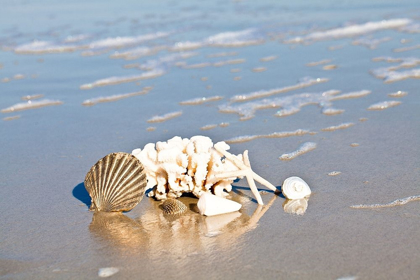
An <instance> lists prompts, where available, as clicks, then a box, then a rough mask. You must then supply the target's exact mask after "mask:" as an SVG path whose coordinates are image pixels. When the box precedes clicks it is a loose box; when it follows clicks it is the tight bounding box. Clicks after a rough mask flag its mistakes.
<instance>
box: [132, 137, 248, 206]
mask: <svg viewBox="0 0 420 280" xmlns="http://www.w3.org/2000/svg"><path fill="white" fill-rule="evenodd" d="M214 146H217V147H219V149H221V150H222V151H226V150H228V149H229V148H230V147H229V146H228V145H227V144H226V143H225V142H218V143H216V144H215V145H214ZM214 146H213V142H212V140H211V139H210V138H208V137H205V136H194V137H191V139H188V138H181V137H179V136H175V137H173V138H172V139H169V140H168V141H166V142H157V143H156V144H154V143H149V144H146V145H145V146H144V148H143V149H135V150H133V152H132V154H133V155H134V156H135V157H136V158H138V159H139V160H140V161H141V162H142V164H143V165H144V169H145V172H146V175H147V187H146V188H147V189H150V188H152V190H151V191H150V192H149V194H148V195H149V196H150V197H155V198H156V199H158V200H165V199H168V198H177V197H180V196H181V195H182V194H183V193H193V194H194V195H195V196H196V197H200V196H201V194H202V193H203V192H213V193H214V194H215V195H217V196H221V197H224V196H226V195H227V193H226V192H230V191H231V189H232V186H231V183H232V182H233V181H234V180H236V179H237V178H238V177H243V175H241V174H240V173H238V171H239V170H240V168H239V167H238V166H237V165H235V164H234V163H233V162H232V161H231V160H227V159H226V158H225V156H224V155H223V154H222V153H221V152H220V151H218V150H216V149H215V148H214ZM232 156H233V157H234V159H235V160H237V161H239V162H241V163H243V157H242V155H237V156H235V155H232ZM227 174H228V175H227Z"/></svg>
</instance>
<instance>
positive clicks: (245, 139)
mask: <svg viewBox="0 0 420 280" xmlns="http://www.w3.org/2000/svg"><path fill="white" fill-rule="evenodd" d="M308 133H310V131H309V130H305V129H297V130H295V131H283V132H273V133H270V134H259V135H244V136H238V137H234V138H230V139H228V140H225V142H226V143H229V144H236V143H243V142H249V141H252V140H255V139H259V138H284V137H291V136H303V135H306V134H308Z"/></svg>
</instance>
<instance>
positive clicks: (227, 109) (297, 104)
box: [219, 90, 370, 121]
mask: <svg viewBox="0 0 420 280" xmlns="http://www.w3.org/2000/svg"><path fill="white" fill-rule="evenodd" d="M339 92H340V91H338V90H329V91H325V92H319V93H301V94H295V95H289V96H284V97H277V98H271V99H268V98H267V99H263V100H258V101H250V102H246V103H243V104H239V105H232V104H229V103H227V104H223V105H220V106H219V111H220V112H222V113H236V114H238V115H239V116H240V120H242V121H244V120H249V119H251V118H253V117H254V116H255V113H256V111H257V110H262V109H273V108H278V107H281V108H282V109H281V110H279V111H277V113H276V114H275V116H277V117H284V116H288V115H291V114H295V113H297V112H299V111H300V109H301V108H302V107H303V106H307V105H318V106H319V107H321V108H322V112H323V113H325V114H329V113H330V111H337V109H333V108H332V101H333V100H338V99H344V98H356V97H362V96H365V95H367V94H369V93H370V91H368V90H361V91H355V92H350V93H346V94H342V95H337V94H338V93H339ZM341 96H343V97H341ZM331 109H332V110H331Z"/></svg>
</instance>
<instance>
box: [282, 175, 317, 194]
mask: <svg viewBox="0 0 420 280" xmlns="http://www.w3.org/2000/svg"><path fill="white" fill-rule="evenodd" d="M281 191H282V193H283V195H284V196H285V197H286V198H288V199H301V198H304V197H307V196H309V195H311V189H310V188H309V186H308V184H307V183H306V182H305V181H303V180H302V179H301V178H299V177H296V176H293V177H289V178H287V179H286V180H284V182H283V185H282V187H281Z"/></svg>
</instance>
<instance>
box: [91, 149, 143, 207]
mask: <svg viewBox="0 0 420 280" xmlns="http://www.w3.org/2000/svg"><path fill="white" fill-rule="evenodd" d="M84 183H85V188H86V190H87V191H88V193H89V195H90V197H91V199H92V203H91V206H90V210H95V211H105V212H122V211H130V210H131V209H133V208H134V207H135V206H136V205H137V204H138V203H139V202H140V201H141V200H142V198H143V195H144V192H145V190H146V173H145V172H144V168H143V165H142V164H141V162H140V161H139V160H138V159H137V158H136V157H134V156H132V155H130V154H127V153H111V154H109V155H107V156H105V157H103V158H102V159H100V160H99V161H98V162H97V163H96V164H95V165H94V166H92V168H91V169H90V170H89V172H88V173H87V174H86V177H85V182H84Z"/></svg>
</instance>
